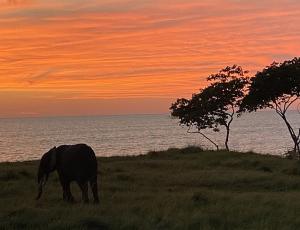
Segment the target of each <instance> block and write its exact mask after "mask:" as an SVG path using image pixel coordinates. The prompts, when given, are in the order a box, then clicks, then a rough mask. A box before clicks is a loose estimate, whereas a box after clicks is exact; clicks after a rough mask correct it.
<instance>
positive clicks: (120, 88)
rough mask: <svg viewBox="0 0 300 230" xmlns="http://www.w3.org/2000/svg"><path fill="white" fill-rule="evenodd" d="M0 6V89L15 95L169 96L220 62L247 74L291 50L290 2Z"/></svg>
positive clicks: (293, 17)
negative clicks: (234, 65)
mask: <svg viewBox="0 0 300 230" xmlns="http://www.w3.org/2000/svg"><path fill="white" fill-rule="evenodd" d="M99 2H100V3H99ZM14 3H16V4H14ZM0 5H1V7H0V34H1V36H0V89H1V90H2V91H3V92H13V93H14V94H16V95H23V94H24V92H26V93H27V94H29V95H35V94H34V93H33V92H40V94H39V95H36V96H35V97H38V98H41V95H42V93H43V92H44V93H45V94H49V92H50V94H51V95H52V96H53V98H56V100H64V99H66V100H72V99H73V100H79V99H82V100H87V101H88V100H104V99H112V98H114V99H120V100H121V99H122V100H125V101H126V100H129V99H130V98H131V99H137V98H140V99H143V98H165V100H164V101H166V100H169V101H171V100H172V99H174V98H176V97H181V96H189V95H190V94H191V93H192V92H195V91H196V90H198V89H199V88H200V87H202V86H204V85H205V77H206V76H207V75H208V74H210V73H213V72H215V71H218V70H219V69H220V68H222V67H224V66H225V65H231V64H234V63H237V64H240V65H243V66H244V67H245V68H247V69H250V70H252V71H256V70H258V69H260V68H262V67H264V66H265V65H267V64H269V63H270V62H272V61H273V60H277V61H281V60H284V59H288V58H292V57H294V56H299V53H300V43H299V39H300V25H299V21H300V2H299V1H295V0H275V1H274V0H272V1H271V0H263V1H251V2H250V1H236V0H214V1H209V0H203V1H196V0H189V1H183V0H173V1H170V0H161V1H148V0H147V1H146V0H142V1H140V0H139V1H138V0H128V1H124V0H103V1H88V2H87V1H83V0H76V1H58V0H46V1H38V0H36V1H13V2H11V3H9V2H7V1H2V2H1V1H0ZM283 5H284V7H282V6H283ZM30 98H31V99H30ZM23 100H24V103H27V104H28V103H33V101H32V97H28V98H26V97H25V98H24V99H23ZM41 100H42V99H41ZM44 100H46V99H44ZM3 103H4V102H2V101H1V99H0V105H2V104H3ZM167 108H168V106H167V105H166V109H165V110H164V111H167ZM107 109H108V110H112V111H115V110H114V109H113V108H112V107H111V108H107ZM20 111H21V110H20ZM129 112H130V111H129ZM141 112H142V111H141ZM157 112H162V111H157ZM0 115H1V114H0Z"/></svg>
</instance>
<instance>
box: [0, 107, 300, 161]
mask: <svg viewBox="0 0 300 230" xmlns="http://www.w3.org/2000/svg"><path fill="white" fill-rule="evenodd" d="M288 116H289V118H290V120H291V121H292V123H293V125H294V126H295V127H299V128H300V114H299V113H298V112H297V111H292V112H290V113H289V114H288ZM186 131H187V128H186V127H180V126H179V125H178V120H176V119H173V118H171V117H170V116H169V115H168V114H164V115H126V116H97V117H95V116H93V117H51V118H13V119H12V118H9V119H8V118H3V119H0V161H1V162H3V161H24V160H33V159H39V158H40V157H41V155H42V154H43V153H45V152H46V151H47V150H49V149H50V148H52V147H53V146H58V145H61V144H74V143H86V144H88V145H90V146H92V148H93V149H94V150H95V152H96V155H98V156H125V155H139V154H145V153H147V152H148V151H151V150H165V149H168V148H171V147H184V146H189V145H198V146H202V147H204V148H208V149H212V148H213V146H212V145H211V144H210V143H209V142H207V141H206V140H205V139H204V138H203V137H201V136H200V135H199V134H188V133H187V132H186ZM206 133H207V134H208V135H210V137H212V139H214V140H216V141H217V142H218V143H219V145H220V147H222V146H223V145H222V142H223V138H224V134H225V133H224V130H221V132H219V133H213V132H206ZM229 144H230V147H231V149H233V150H239V151H255V152H258V153H262V154H283V153H285V152H286V151H287V150H288V149H290V148H291V147H292V141H291V138H290V136H289V133H288V131H287V128H286V127H285V125H284V123H283V121H282V120H281V119H280V118H279V117H278V115H276V114H275V113H274V112H273V111H263V112H257V113H252V114H245V115H243V116H242V117H240V118H237V119H235V120H234V121H233V124H232V130H231V136H230V142H229Z"/></svg>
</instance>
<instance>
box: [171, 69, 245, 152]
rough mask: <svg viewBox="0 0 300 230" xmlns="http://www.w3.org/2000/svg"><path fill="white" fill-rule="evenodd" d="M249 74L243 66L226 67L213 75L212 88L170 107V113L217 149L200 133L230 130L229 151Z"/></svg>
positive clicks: (178, 100) (211, 76) (179, 100)
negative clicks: (194, 129)
mask: <svg viewBox="0 0 300 230" xmlns="http://www.w3.org/2000/svg"><path fill="white" fill-rule="evenodd" d="M246 74H247V71H244V70H243V69H242V67H240V66H237V65H233V66H231V67H230V66H227V67H226V68H224V69H222V70H221V71H220V72H218V73H217V74H212V75H210V76H209V77H208V78H207V80H208V81H209V82H211V84H210V85H209V86H207V87H206V88H204V89H202V90H200V92H199V93H197V94H193V95H192V98H191V99H185V98H180V99H177V101H176V102H175V103H173V104H172V106H171V107H170V110H171V114H172V116H174V117H177V118H179V119H180V124H182V125H186V126H188V127H189V131H190V129H191V128H193V127H196V129H197V132H198V133H200V134H202V135H203V136H204V137H205V138H207V139H208V140H209V141H211V142H212V143H213V144H214V145H215V146H216V147H217V148H218V146H217V145H216V143H214V142H213V141H212V140H211V139H210V138H208V137H207V136H205V135H204V134H203V133H202V132H201V130H204V129H207V128H211V129H213V130H214V131H215V132H218V131H219V128H220V126H225V127H226V130H227V135H226V140H225V146H226V149H228V145H227V142H228V137H229V129H230V124H231V122H232V120H233V117H234V114H235V112H236V110H237V109H238V108H239V105H240V103H241V101H242V98H243V97H244V93H245V90H244V89H245V86H246V84H247V82H248V78H247V77H246V76H245V75H246Z"/></svg>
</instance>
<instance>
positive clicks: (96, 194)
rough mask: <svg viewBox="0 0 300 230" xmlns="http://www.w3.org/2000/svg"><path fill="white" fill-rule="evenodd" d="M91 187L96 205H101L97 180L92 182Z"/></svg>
mask: <svg viewBox="0 0 300 230" xmlns="http://www.w3.org/2000/svg"><path fill="white" fill-rule="evenodd" d="M90 186H91V188H92V192H93V196H94V203H99V196H98V185H97V178H96V179H92V180H90Z"/></svg>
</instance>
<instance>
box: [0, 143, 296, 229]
mask: <svg viewBox="0 0 300 230" xmlns="http://www.w3.org/2000/svg"><path fill="white" fill-rule="evenodd" d="M98 160H99V166H100V171H99V175H100V177H99V184H100V186H99V187H100V197H101V198H100V205H98V206H97V205H93V204H87V205H86V204H83V203H82V202H80V198H81V194H80V191H79V189H78V187H77V185H76V184H74V185H72V192H73V194H74V196H75V198H76V199H77V202H76V203H75V204H67V203H64V202H63V201H62V194H61V187H60V185H59V181H58V178H57V175H56V173H54V174H53V175H51V177H50V181H49V182H48V184H47V185H46V188H45V191H44V193H43V196H42V198H41V200H40V201H35V200H34V198H35V196H36V192H37V186H36V170H37V165H38V162H20V163H1V164H0V229H130V230H131V229H143V230H144V229H145V230H147V229H149V230H150V229H151V230H152V229H230V230H232V229H243V230H245V229H264V230H265V229H272V230H273V229H280V230H284V229H300V218H299V213H300V199H299V197H300V163H298V162H297V161H295V160H288V159H282V158H279V157H274V156H262V155H257V154H253V153H237V152H225V151H218V152H214V151H201V149H199V148H196V147H189V148H185V149H169V150H168V151H164V152H150V153H149V154H148V155H146V156H137V157H111V158H98ZM90 198H91V194H90Z"/></svg>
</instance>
